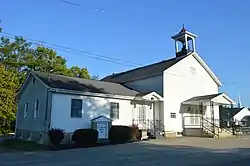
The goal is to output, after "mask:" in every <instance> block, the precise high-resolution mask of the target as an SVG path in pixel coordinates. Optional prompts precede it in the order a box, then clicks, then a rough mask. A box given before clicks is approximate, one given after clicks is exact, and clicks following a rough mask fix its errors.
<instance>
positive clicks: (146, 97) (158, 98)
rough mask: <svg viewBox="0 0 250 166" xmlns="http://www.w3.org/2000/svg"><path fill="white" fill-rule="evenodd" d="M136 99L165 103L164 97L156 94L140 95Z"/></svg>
mask: <svg viewBox="0 0 250 166" xmlns="http://www.w3.org/2000/svg"><path fill="white" fill-rule="evenodd" d="M135 99H143V100H149V101H163V97H161V95H159V94H158V93H156V92H146V93H140V94H137V95H136V96H135Z"/></svg>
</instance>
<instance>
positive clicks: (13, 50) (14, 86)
mask: <svg viewBox="0 0 250 166" xmlns="http://www.w3.org/2000/svg"><path fill="white" fill-rule="evenodd" d="M0 32H1V31H0ZM0 62H1V63H0V65H1V66H0V128H1V129H0V134H1V133H6V132H9V131H10V130H11V123H10V122H11V121H12V120H13V119H14V118H15V113H16V110H17V102H16V95H17V92H18V91H19V90H20V87H21V85H22V83H23V82H24V79H25V77H26V74H27V71H30V70H33V71H41V72H51V73H55V74H61V75H66V76H72V77H78V78H87V79H90V78H91V76H90V74H89V72H88V70H87V68H85V67H84V68H80V67H78V66H72V67H71V68H67V65H66V59H65V58H63V57H62V56H60V55H58V54H57V52H56V51H54V50H53V49H49V48H46V47H43V46H37V47H34V45H32V43H29V42H27V41H26V40H25V39H24V38H23V37H16V38H15V39H14V40H10V39H8V38H5V37H1V39H0Z"/></svg>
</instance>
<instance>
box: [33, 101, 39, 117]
mask: <svg viewBox="0 0 250 166" xmlns="http://www.w3.org/2000/svg"><path fill="white" fill-rule="evenodd" d="M38 107H39V100H36V101H35V102H34V112H33V118H34V119H36V117H37V113H38Z"/></svg>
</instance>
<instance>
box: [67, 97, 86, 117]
mask: <svg viewBox="0 0 250 166" xmlns="http://www.w3.org/2000/svg"><path fill="white" fill-rule="evenodd" d="M73 100H76V101H77V100H78V101H81V116H72V109H73V107H72V106H73ZM70 117H71V118H82V117H83V100H82V99H78V98H71V105H70Z"/></svg>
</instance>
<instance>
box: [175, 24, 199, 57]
mask: <svg viewBox="0 0 250 166" xmlns="http://www.w3.org/2000/svg"><path fill="white" fill-rule="evenodd" d="M171 38H172V39H174V41H175V51H176V56H182V55H186V54H187V53H189V52H195V38H197V35H195V34H193V33H191V32H189V31H187V30H186V29H185V27H184V25H183V27H182V29H181V31H180V32H179V33H178V34H176V35H174V36H172V37H171ZM180 46H181V47H182V48H181V49H180Z"/></svg>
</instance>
